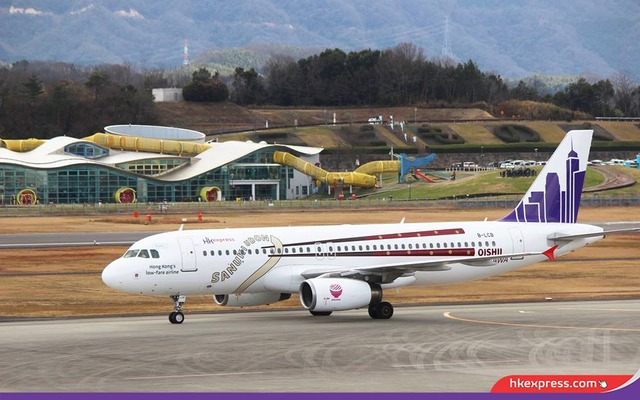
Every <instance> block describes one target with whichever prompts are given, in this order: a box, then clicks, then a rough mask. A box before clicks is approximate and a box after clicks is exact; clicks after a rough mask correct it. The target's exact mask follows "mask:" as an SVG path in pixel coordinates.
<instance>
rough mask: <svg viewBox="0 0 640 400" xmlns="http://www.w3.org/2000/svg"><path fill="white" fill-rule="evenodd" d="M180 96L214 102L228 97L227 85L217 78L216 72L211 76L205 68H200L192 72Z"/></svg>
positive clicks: (195, 100)
mask: <svg viewBox="0 0 640 400" xmlns="http://www.w3.org/2000/svg"><path fill="white" fill-rule="evenodd" d="M182 97H183V98H184V99H185V100H186V101H194V102H209V103H215V102H219V101H225V100H227V99H228V98H229V89H228V88H227V85H225V84H224V83H222V82H221V81H220V80H219V79H218V74H217V73H216V74H215V75H214V76H213V77H212V76H211V73H210V72H209V71H208V70H206V69H205V68H200V69H199V70H198V71H196V72H194V73H193V79H192V80H191V83H189V84H188V85H186V86H185V87H184V88H183V89H182Z"/></svg>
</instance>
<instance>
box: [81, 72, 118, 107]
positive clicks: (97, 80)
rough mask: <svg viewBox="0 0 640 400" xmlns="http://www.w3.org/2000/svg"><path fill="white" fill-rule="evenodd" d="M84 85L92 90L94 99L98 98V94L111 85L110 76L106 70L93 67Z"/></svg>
mask: <svg viewBox="0 0 640 400" xmlns="http://www.w3.org/2000/svg"><path fill="white" fill-rule="evenodd" d="M84 85H85V86H86V87H87V88H89V89H90V90H92V91H93V96H94V100H98V98H99V97H100V94H101V93H102V92H103V91H104V90H105V89H106V88H107V87H108V86H109V85H111V77H110V76H109V74H108V73H107V72H106V71H103V70H100V69H95V70H93V72H91V75H89V79H87V81H86V82H85V83H84Z"/></svg>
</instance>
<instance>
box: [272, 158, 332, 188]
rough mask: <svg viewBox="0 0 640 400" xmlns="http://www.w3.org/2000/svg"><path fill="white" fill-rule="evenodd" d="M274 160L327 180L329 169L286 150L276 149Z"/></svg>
mask: <svg viewBox="0 0 640 400" xmlns="http://www.w3.org/2000/svg"><path fill="white" fill-rule="evenodd" d="M273 161H274V162H275V163H276V164H280V165H288V166H289V167H292V168H294V169H297V170H298V171H300V172H302V173H303V174H305V175H309V176H310V177H312V178H313V179H316V180H319V181H322V182H326V179H327V174H328V173H329V172H328V171H325V170H324V169H322V168H319V167H316V166H315V165H313V164H311V163H308V162H306V161H304V160H302V159H300V158H298V157H296V156H294V155H293V154H291V153H286V152H284V151H276V152H274V153H273Z"/></svg>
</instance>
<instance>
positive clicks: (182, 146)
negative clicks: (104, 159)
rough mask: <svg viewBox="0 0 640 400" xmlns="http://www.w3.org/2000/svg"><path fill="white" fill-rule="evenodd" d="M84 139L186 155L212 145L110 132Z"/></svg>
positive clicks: (123, 146)
mask: <svg viewBox="0 0 640 400" xmlns="http://www.w3.org/2000/svg"><path fill="white" fill-rule="evenodd" d="M84 139H85V140H89V141H92V142H94V143H96V144H99V145H102V146H104V147H108V148H110V149H119V150H128V151H143V152H146V153H161V154H173V155H186V156H195V155H198V154H200V153H202V152H203V151H205V150H208V149H210V148H211V146H210V145H208V144H204V143H191V142H183V141H180V140H164V139H150V138H142V137H136V136H121V135H113V134H110V133H96V134H94V135H91V136H88V137H86V138H84Z"/></svg>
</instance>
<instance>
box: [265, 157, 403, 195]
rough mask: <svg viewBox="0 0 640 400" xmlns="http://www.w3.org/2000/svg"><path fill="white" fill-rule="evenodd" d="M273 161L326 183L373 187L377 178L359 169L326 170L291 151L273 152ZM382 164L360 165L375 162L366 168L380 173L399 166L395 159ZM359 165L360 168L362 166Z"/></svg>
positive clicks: (396, 168)
mask: <svg viewBox="0 0 640 400" xmlns="http://www.w3.org/2000/svg"><path fill="white" fill-rule="evenodd" d="M273 161H274V162H275V163H277V164H281V165H287V166H289V167H292V168H294V169H296V170H298V171H300V172H302V173H303V174H305V175H309V176H310V177H312V178H313V179H316V180H319V181H321V182H324V183H326V184H327V185H330V186H334V185H336V184H338V183H342V184H344V185H352V186H357V187H365V188H371V187H375V186H376V183H377V181H378V179H377V178H376V177H375V176H373V175H370V174H369V173H362V172H361V171H358V170H356V171H355V172H328V171H326V170H324V169H322V168H319V167H316V166H315V165H313V164H311V163H308V162H306V161H304V160H302V159H300V158H298V157H296V156H294V155H293V154H291V153H286V152H283V151H276V152H274V153H273ZM380 163H382V164H375V162H373V163H367V164H365V165H363V166H362V167H364V166H366V165H368V164H375V165H373V166H371V167H368V170H369V171H371V173H380V172H388V171H394V168H395V171H397V170H398V168H399V166H397V165H396V166H394V165H392V164H391V163H397V161H381V162H380ZM362 167H360V168H362Z"/></svg>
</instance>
